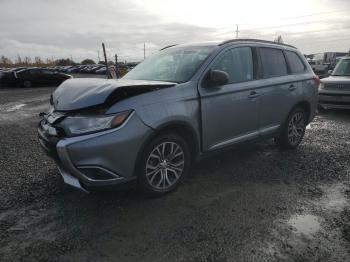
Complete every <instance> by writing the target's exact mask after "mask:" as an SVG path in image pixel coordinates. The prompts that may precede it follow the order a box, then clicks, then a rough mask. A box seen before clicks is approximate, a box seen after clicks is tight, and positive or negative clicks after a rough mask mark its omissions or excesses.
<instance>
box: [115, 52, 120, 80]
mask: <svg viewBox="0 0 350 262" xmlns="http://www.w3.org/2000/svg"><path fill="white" fill-rule="evenodd" d="M114 58H115V77H116V78H117V79H118V78H119V65H118V55H117V54H115V55H114Z"/></svg>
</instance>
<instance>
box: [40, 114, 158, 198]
mask: <svg viewBox="0 0 350 262" xmlns="http://www.w3.org/2000/svg"><path fill="white" fill-rule="evenodd" d="M50 128H54V127H52V126H50V125H48V124H47V123H45V121H44V120H43V121H42V122H40V124H39V128H38V137H39V142H40V145H41V147H42V148H43V150H44V151H45V153H46V154H47V155H48V156H50V157H51V158H53V159H54V160H55V162H56V164H57V166H58V169H59V172H60V174H61V176H62V177H63V180H64V182H65V183H66V184H68V185H71V186H73V187H75V188H78V189H80V190H82V191H84V192H88V191H90V189H92V188H96V187H105V186H113V185H117V184H121V183H126V182H129V181H132V180H135V179H136V177H135V176H134V168H135V163H136V160H137V155H138V152H139V151H140V149H141V145H142V144H143V142H144V139H145V137H146V136H147V134H148V133H150V132H151V129H150V128H149V127H147V126H146V125H144V124H143V123H142V121H141V120H140V119H139V118H138V117H137V115H136V114H131V115H130V116H129V118H128V119H127V120H126V121H125V123H124V124H123V125H122V126H120V127H119V128H116V129H111V130H107V131H102V132H98V133H94V134H89V135H82V136H76V137H66V138H62V139H60V138H58V137H57V136H56V135H55V132H53V131H52V129H51V134H50V131H49V129H50Z"/></svg>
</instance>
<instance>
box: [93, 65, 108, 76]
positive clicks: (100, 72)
mask: <svg viewBox="0 0 350 262" xmlns="http://www.w3.org/2000/svg"><path fill="white" fill-rule="evenodd" d="M95 74H98V75H105V74H107V67H106V66H103V67H101V68H99V69H97V70H96V71H95Z"/></svg>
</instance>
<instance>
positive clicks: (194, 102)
mask: <svg viewBox="0 0 350 262" xmlns="http://www.w3.org/2000/svg"><path fill="white" fill-rule="evenodd" d="M318 84H319V79H318V77H317V76H315V75H314V73H313V71H312V69H311V67H310V65H309V64H308V63H307V61H306V60H305V58H304V56H303V55H302V54H301V53H300V52H299V51H298V50H297V49H296V48H295V47H293V46H289V45H284V44H276V43H273V42H268V41H262V40H251V39H245V40H244V39H241V40H230V41H225V42H217V43H213V42H210V43H195V44H187V45H176V46H171V47H167V48H164V49H162V50H161V51H160V52H158V53H156V54H155V55H153V56H151V57H149V58H147V59H146V60H145V61H143V62H142V63H141V64H139V65H138V66H136V67H135V68H134V69H133V70H131V71H130V72H129V73H128V74H126V75H125V76H124V77H123V78H122V79H119V80H113V79H112V80H104V79H71V80H68V81H65V82H64V83H63V84H61V85H60V86H59V87H58V88H57V89H56V90H55V91H54V93H53V94H52V97H51V104H52V108H51V110H50V111H49V112H48V113H46V114H43V119H42V120H41V121H40V123H39V127H38V136H39V142H40V144H41V146H42V148H43V149H44V151H45V152H46V153H47V154H48V155H49V156H51V157H52V158H53V159H54V160H55V161H56V163H57V166H58V168H59V170H60V173H61V175H62V177H63V179H64V181H65V182H66V183H68V184H70V185H72V186H74V187H77V188H80V189H82V190H86V191H88V190H92V189H93V188H95V187H104V186H110V185H116V184H120V183H125V182H128V181H137V184H138V186H139V188H140V189H141V190H142V191H144V192H146V193H147V194H151V195H162V194H165V193H168V192H170V191H172V190H173V189H175V188H176V187H177V186H178V184H179V183H180V182H181V180H182V179H183V178H184V177H185V175H186V173H187V172H188V170H189V167H190V165H191V163H192V162H193V161H196V160H197V159H200V158H202V157H204V156H206V155H208V154H209V153H212V152H218V151H221V150H222V149H226V148H229V147H232V146H235V145H237V144H240V143H243V142H248V141H259V140H262V139H268V138H275V141H276V143H277V144H278V145H279V146H280V147H281V148H285V149H292V148H295V147H296V146H298V145H299V143H300V142H301V140H302V138H303V136H304V133H305V127H306V125H307V124H308V123H309V122H310V121H312V119H313V118H314V116H315V112H316V108H317V94H318Z"/></svg>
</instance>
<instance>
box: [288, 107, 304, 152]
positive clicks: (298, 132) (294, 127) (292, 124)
mask: <svg viewBox="0 0 350 262" xmlns="http://www.w3.org/2000/svg"><path fill="white" fill-rule="evenodd" d="M304 130H305V119H304V114H303V113H302V112H296V113H295V114H294V115H293V116H292V117H291V119H290V121H289V124H288V140H289V142H290V143H291V144H292V145H296V144H298V143H299V142H300V140H301V139H302V138H303V135H304Z"/></svg>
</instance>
